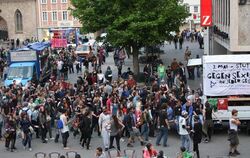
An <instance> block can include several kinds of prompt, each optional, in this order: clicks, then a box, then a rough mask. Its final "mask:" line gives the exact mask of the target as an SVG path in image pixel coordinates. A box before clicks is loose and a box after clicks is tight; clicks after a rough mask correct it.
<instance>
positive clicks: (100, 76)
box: [97, 70, 105, 84]
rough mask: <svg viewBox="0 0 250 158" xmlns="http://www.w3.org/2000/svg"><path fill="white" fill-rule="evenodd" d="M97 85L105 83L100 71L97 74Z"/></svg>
mask: <svg viewBox="0 0 250 158" xmlns="http://www.w3.org/2000/svg"><path fill="white" fill-rule="evenodd" d="M97 79H98V84H101V83H104V82H105V77H104V73H102V70H100V71H99V72H98V74H97Z"/></svg>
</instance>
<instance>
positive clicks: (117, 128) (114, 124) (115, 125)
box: [107, 115, 124, 151]
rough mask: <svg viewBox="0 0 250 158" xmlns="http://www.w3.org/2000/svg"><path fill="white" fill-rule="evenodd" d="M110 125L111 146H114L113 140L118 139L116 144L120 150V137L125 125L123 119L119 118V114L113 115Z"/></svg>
mask: <svg viewBox="0 0 250 158" xmlns="http://www.w3.org/2000/svg"><path fill="white" fill-rule="evenodd" d="M107 125H109V126H110V144H109V148H110V149H111V148H113V141H114V139H115V140H116V146H117V149H118V150H119V151H121V148H120V138H121V132H122V130H123V128H124V125H123V124H122V121H121V120H119V119H118V118H117V115H112V119H111V121H110V122H109V123H108V124H107Z"/></svg>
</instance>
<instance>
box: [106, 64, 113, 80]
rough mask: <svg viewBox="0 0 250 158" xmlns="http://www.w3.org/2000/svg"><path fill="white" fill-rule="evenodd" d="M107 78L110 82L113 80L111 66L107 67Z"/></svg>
mask: <svg viewBox="0 0 250 158" xmlns="http://www.w3.org/2000/svg"><path fill="white" fill-rule="evenodd" d="M105 79H107V80H108V81H109V82H110V83H111V81H112V70H111V67H110V66H108V67H107V70H106V72H105Z"/></svg>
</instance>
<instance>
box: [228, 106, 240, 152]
mask: <svg viewBox="0 0 250 158" xmlns="http://www.w3.org/2000/svg"><path fill="white" fill-rule="evenodd" d="M237 116H238V111H237V110H236V109H233V110H232V117H231V118H230V120H229V128H230V130H229V137H228V138H229V139H228V140H229V141H230V150H229V156H237V155H240V152H239V151H238V150H237V147H238V145H239V137H238V126H239V125H240V124H241V122H240V120H239V118H238V117H237Z"/></svg>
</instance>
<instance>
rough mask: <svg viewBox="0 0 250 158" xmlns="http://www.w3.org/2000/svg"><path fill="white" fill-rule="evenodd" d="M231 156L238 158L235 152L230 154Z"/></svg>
mask: <svg viewBox="0 0 250 158" xmlns="http://www.w3.org/2000/svg"><path fill="white" fill-rule="evenodd" d="M228 155H229V156H232V157H236V156H237V154H236V153H235V152H234V153H232V152H229V154H228Z"/></svg>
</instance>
